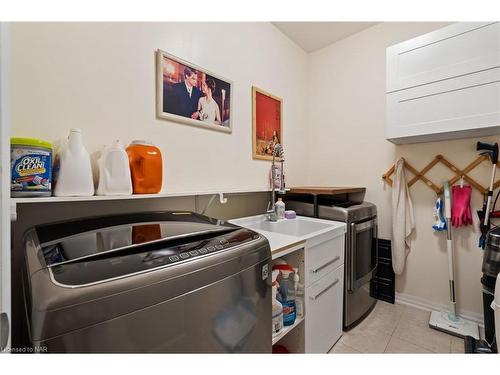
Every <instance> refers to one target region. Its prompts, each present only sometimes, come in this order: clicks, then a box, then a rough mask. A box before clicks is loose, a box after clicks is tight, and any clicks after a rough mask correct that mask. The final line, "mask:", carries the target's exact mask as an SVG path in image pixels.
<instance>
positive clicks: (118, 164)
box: [97, 140, 132, 195]
mask: <svg viewBox="0 0 500 375" xmlns="http://www.w3.org/2000/svg"><path fill="white" fill-rule="evenodd" d="M97 164H98V165H99V185H98V187H97V194H98V195H130V194H132V179H131V177H130V167H129V161H128V155H127V153H126V152H125V148H124V147H123V145H122V144H121V142H120V141H119V140H116V141H115V142H114V143H113V144H112V145H110V146H106V147H105V148H104V150H103V152H102V155H101V157H100V158H99V161H98V162H97Z"/></svg>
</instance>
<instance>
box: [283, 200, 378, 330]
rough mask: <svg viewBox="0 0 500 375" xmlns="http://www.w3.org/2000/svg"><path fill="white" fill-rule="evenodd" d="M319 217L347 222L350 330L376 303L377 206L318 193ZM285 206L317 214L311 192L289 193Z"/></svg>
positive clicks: (347, 324)
mask: <svg viewBox="0 0 500 375" xmlns="http://www.w3.org/2000/svg"><path fill="white" fill-rule="evenodd" d="M317 202H318V207H317V213H318V214H317V217H318V218H320V219H327V220H335V221H342V222H345V223H346V224H347V232H346V238H345V263H344V267H345V272H344V313H343V326H344V329H345V330H348V329H350V328H352V327H353V326H355V325H356V324H358V323H359V322H361V320H363V319H364V318H365V317H366V316H367V315H368V314H369V313H370V311H371V310H372V308H373V307H374V306H375V304H376V302H377V300H376V299H375V298H373V297H371V296H370V280H371V279H372V277H373V275H374V274H375V271H376V268H377V240H378V234H377V206H375V205H374V204H373V203H370V202H356V201H349V200H347V199H341V198H339V197H326V196H320V197H318V201H317ZM286 207H287V209H291V210H294V211H296V212H297V214H298V215H303V216H311V217H314V212H315V210H314V202H313V199H312V197H311V196H306V195H300V196H299V195H290V196H289V197H288V198H286Z"/></svg>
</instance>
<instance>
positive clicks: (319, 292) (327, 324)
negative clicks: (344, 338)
mask: <svg viewBox="0 0 500 375" xmlns="http://www.w3.org/2000/svg"><path fill="white" fill-rule="evenodd" d="M343 292H344V266H343V265H341V266H340V267H338V268H337V269H336V270H334V271H333V272H330V273H329V274H327V275H325V276H324V277H323V278H322V279H320V280H318V282H316V283H315V284H313V285H311V286H310V287H309V288H306V295H305V299H306V300H305V304H306V319H305V344H306V347H305V350H306V353H328V351H329V350H330V349H331V347H332V346H333V345H334V344H335V342H336V341H337V340H338V339H339V338H340V336H341V335H342V306H343Z"/></svg>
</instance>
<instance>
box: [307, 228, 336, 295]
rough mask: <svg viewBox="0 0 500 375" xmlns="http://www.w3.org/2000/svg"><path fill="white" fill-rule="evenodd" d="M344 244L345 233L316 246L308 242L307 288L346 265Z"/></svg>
mask: <svg viewBox="0 0 500 375" xmlns="http://www.w3.org/2000/svg"><path fill="white" fill-rule="evenodd" d="M344 244H345V234H344V233H342V234H338V235H337V236H336V237H334V238H332V239H330V240H328V241H325V242H322V243H319V244H316V245H314V246H309V245H308V243H307V242H306V251H305V268H306V270H305V282H304V283H305V285H306V287H307V286H309V285H311V284H313V283H315V282H316V281H318V280H319V279H321V278H322V277H323V276H325V275H326V274H328V273H329V272H331V271H333V270H334V269H336V268H337V267H338V266H339V265H341V264H342V263H344V246H345V245H344Z"/></svg>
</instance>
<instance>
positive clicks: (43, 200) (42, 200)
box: [10, 187, 271, 221]
mask: <svg viewBox="0 0 500 375" xmlns="http://www.w3.org/2000/svg"><path fill="white" fill-rule="evenodd" d="M270 191H271V189H270V188H268V187H265V188H263V187H257V188H249V189H218V190H198V191H183V192H171V193H159V194H133V195H92V196H88V197H26V198H10V217H11V221H16V220H17V205H18V204H48V203H64V202H100V201H120V200H121V201H123V200H131V199H132V200H135V199H161V198H176V197H192V196H199V195H212V194H248V193H262V192H270Z"/></svg>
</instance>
